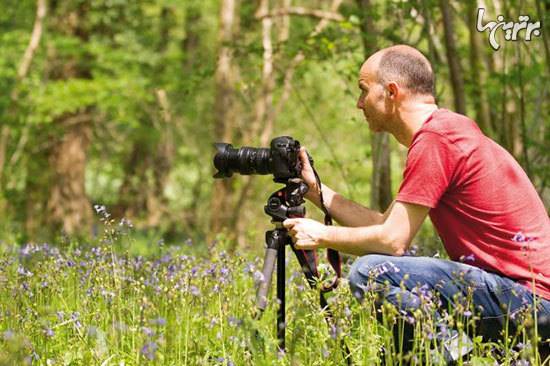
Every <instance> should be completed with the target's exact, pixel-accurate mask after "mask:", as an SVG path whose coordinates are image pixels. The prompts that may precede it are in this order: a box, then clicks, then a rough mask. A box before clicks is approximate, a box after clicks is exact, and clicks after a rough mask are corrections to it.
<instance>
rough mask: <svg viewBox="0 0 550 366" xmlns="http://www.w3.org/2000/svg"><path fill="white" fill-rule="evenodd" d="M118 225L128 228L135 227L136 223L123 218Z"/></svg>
mask: <svg viewBox="0 0 550 366" xmlns="http://www.w3.org/2000/svg"><path fill="white" fill-rule="evenodd" d="M118 226H120V227H127V228H128V229H131V228H133V227H134V224H133V223H132V221H130V220H128V219H126V218H124V217H123V218H122V219H121V220H120V222H119V223H118Z"/></svg>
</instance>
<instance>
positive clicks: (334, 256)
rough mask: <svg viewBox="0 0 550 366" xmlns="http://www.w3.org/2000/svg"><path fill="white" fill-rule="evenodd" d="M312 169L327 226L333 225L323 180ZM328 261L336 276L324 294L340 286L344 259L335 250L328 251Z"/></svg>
mask: <svg viewBox="0 0 550 366" xmlns="http://www.w3.org/2000/svg"><path fill="white" fill-rule="evenodd" d="M311 168H312V169H313V174H315V180H316V181H317V187H319V201H320V203H321V210H323V213H324V214H325V220H324V221H325V225H332V216H331V215H330V212H329V211H328V208H327V206H325V200H324V198H323V186H322V185H321V178H320V177H319V174H318V173H317V170H315V168H314V167H313V165H312V166H311ZM327 259H328V262H329V263H330V265H331V266H332V268H333V269H334V272H335V273H336V276H335V277H334V279H333V280H332V283H331V284H330V285H328V286H327V285H323V287H322V288H321V291H322V292H329V291H332V290H334V289H335V288H336V287H337V286H338V282H339V281H340V277H342V258H341V257H340V253H338V251H337V250H334V249H327Z"/></svg>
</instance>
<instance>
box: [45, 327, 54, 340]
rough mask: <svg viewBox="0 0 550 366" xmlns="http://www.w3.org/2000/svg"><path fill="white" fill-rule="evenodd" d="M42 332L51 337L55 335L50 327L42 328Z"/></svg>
mask: <svg viewBox="0 0 550 366" xmlns="http://www.w3.org/2000/svg"><path fill="white" fill-rule="evenodd" d="M44 334H45V335H46V337H48V338H52V337H53V336H54V335H55V332H54V331H53V330H52V329H51V328H46V329H44Z"/></svg>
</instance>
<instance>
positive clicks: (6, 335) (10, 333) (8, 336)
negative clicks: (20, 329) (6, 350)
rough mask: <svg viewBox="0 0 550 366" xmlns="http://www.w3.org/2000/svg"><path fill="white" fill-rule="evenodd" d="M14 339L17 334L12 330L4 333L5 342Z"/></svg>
mask: <svg viewBox="0 0 550 366" xmlns="http://www.w3.org/2000/svg"><path fill="white" fill-rule="evenodd" d="M14 337H15V333H14V332H13V330H11V329H8V330H6V331H4V333H3V334H2V338H4V340H5V341H9V340H11V339H13V338H14Z"/></svg>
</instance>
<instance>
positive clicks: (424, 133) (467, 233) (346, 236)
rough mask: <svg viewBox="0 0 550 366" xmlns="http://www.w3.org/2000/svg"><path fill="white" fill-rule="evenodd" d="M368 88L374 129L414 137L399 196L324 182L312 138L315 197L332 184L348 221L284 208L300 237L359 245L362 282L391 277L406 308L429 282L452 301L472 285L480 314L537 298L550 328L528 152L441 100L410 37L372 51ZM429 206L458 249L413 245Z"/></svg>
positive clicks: (362, 287) (544, 232)
mask: <svg viewBox="0 0 550 366" xmlns="http://www.w3.org/2000/svg"><path fill="white" fill-rule="evenodd" d="M359 88H360V89H361V95H360V96H359V100H358V101H357V108H359V109H361V110H362V111H363V114H364V115H365V118H366V120H367V122H368V124H369V127H370V129H371V130H372V131H374V132H379V131H387V132H389V133H390V134H392V135H393V136H394V137H395V138H396V139H397V141H398V142H399V143H400V144H402V145H404V146H406V147H407V148H408V154H407V161H406V166H405V171H404V173H403V181H402V183H401V186H400V188H399V191H398V194H397V197H396V199H395V200H394V201H393V203H392V204H391V205H390V207H389V208H388V209H387V210H386V212H384V213H380V212H376V211H372V210H369V209H368V208H365V207H363V206H361V205H359V204H357V203H355V202H352V201H349V200H347V199H345V198H344V197H342V196H341V195H339V194H338V193H336V192H334V191H333V190H331V189H330V188H329V187H327V186H325V185H323V186H322V187H317V186H316V182H315V177H314V175H313V172H312V169H311V166H310V165H309V163H308V159H307V158H306V153H305V150H303V151H302V152H301V161H302V163H303V166H304V167H303V171H302V176H303V179H304V181H305V182H306V183H307V184H308V185H309V187H310V190H309V192H308V195H307V197H306V198H307V199H309V200H310V201H311V202H313V203H314V204H316V205H317V206H319V205H320V203H319V191H320V189H322V193H323V196H324V201H325V203H326V206H327V208H328V209H329V212H330V213H331V215H332V216H333V217H334V219H335V220H336V221H338V223H340V224H341V225H342V226H340V227H336V226H325V225H322V224H320V223H319V222H317V221H314V220H311V219H305V218H304V219H289V220H286V221H285V222H284V225H285V227H286V228H288V229H289V233H290V235H291V236H292V237H293V241H294V242H295V246H296V247H297V248H301V249H312V248H325V247H327V248H333V249H336V250H338V251H341V252H344V253H350V254H354V255H358V256H361V257H360V258H359V259H357V260H356V261H355V263H354V264H353V266H352V268H351V273H350V275H349V281H350V286H351V289H352V291H353V294H354V295H355V296H356V297H358V298H359V299H361V298H362V297H363V296H364V293H365V291H368V290H371V289H373V290H377V289H379V288H381V287H382V286H381V285H383V284H385V285H386V286H385V292H384V297H385V299H386V300H387V301H390V302H391V303H393V304H394V305H396V306H398V307H399V308H400V309H401V310H403V311H406V312H410V311H411V310H413V309H416V308H419V306H420V303H421V302H422V300H423V299H422V295H421V293H420V292H419V291H418V288H419V287H422V288H423V290H433V291H434V292H436V293H437V294H439V298H440V301H441V303H442V305H443V309H444V308H446V306H449V305H450V306H455V305H456V303H455V302H456V301H459V300H458V298H459V297H461V298H467V297H470V298H471V301H472V302H473V305H474V309H475V310H476V311H478V312H479V315H480V316H481V319H482V324H483V323H484V321H486V323H485V324H486V325H487V324H489V325H488V326H487V328H492V327H493V326H494V324H498V325H501V326H502V325H504V324H506V322H507V321H508V320H509V319H514V318H515V315H516V314H517V313H518V312H519V311H521V310H522V309H525V308H526V306H528V305H529V304H531V305H532V304H533V302H534V300H535V298H536V302H537V305H538V319H539V326H538V332H539V335H542V337H543V339H546V338H549V337H550V334H549V333H550V330H549V328H550V327H549V325H548V323H547V322H545V321H544V320H545V319H546V320H548V317H550V220H549V218H548V215H547V213H546V210H545V208H544V205H543V203H542V201H541V199H540V198H539V197H538V195H537V192H536V190H535V188H534V187H533V185H532V184H531V182H530V181H529V178H528V177H527V175H526V174H525V173H524V171H523V170H522V169H521V167H520V166H519V164H518V163H517V162H516V161H515V160H514V159H513V157H512V156H511V155H510V154H509V153H508V152H507V151H506V150H504V149H503V148H502V147H500V146H499V145H498V144H496V143H495V142H494V141H492V140H491V139H489V138H488V137H486V136H485V135H483V133H482V132H481V130H480V129H479V128H478V126H477V125H476V124H475V122H474V121H472V120H471V119H469V118H467V117H465V116H462V115H460V114H456V113H453V112H451V111H448V110H446V109H439V108H438V106H437V105H436V103H435V98H434V94H433V90H434V75H433V72H432V68H431V65H430V62H429V61H428V60H427V59H426V58H425V57H424V56H423V55H422V54H421V53H420V52H419V51H417V50H416V49H414V48H412V47H409V46H404V45H399V46H393V47H389V48H386V49H383V50H381V51H378V52H376V53H375V54H374V55H372V56H371V57H369V58H368V59H367V61H366V62H365V63H364V64H363V65H362V67H361V70H360V72H359ZM428 214H429V215H430V218H431V220H432V222H433V224H434V226H435V228H436V230H437V232H438V234H439V236H440V237H441V239H442V241H443V243H444V246H445V249H446V251H447V253H448V254H449V257H450V259H451V261H448V260H441V259H436V258H430V257H411V256H404V254H405V252H406V251H407V248H408V247H409V245H410V243H411V241H412V240H413V238H414V236H415V234H416V233H417V231H418V229H419V228H420V226H421V224H422V222H423V221H424V219H425V218H426V216H427V215H428ZM535 295H536V296H535ZM466 311H468V312H469V310H465V312H466ZM466 314H467V315H468V313H466ZM490 322H492V323H490Z"/></svg>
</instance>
